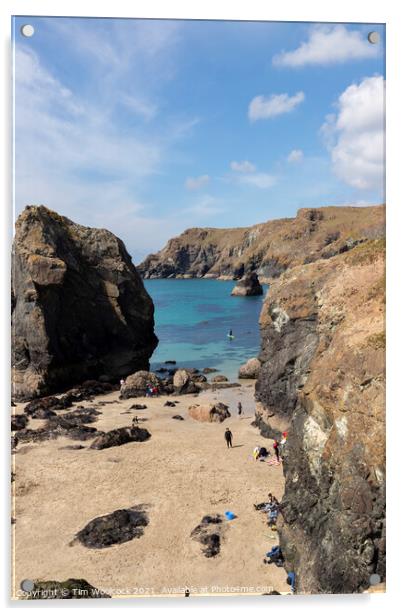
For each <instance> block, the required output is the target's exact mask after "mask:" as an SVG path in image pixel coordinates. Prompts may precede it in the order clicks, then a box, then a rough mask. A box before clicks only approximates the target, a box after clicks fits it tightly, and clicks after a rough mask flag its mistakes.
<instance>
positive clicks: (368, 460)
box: [256, 240, 385, 593]
mask: <svg viewBox="0 0 402 616" xmlns="http://www.w3.org/2000/svg"><path fill="white" fill-rule="evenodd" d="M384 291H385V271H384V240H373V241H370V242H366V243H364V244H362V245H360V246H357V247H355V248H354V249H353V250H351V251H350V252H348V253H346V254H341V255H338V256H334V257H333V258H331V259H330V260H329V261H323V260H321V261H319V262H317V263H313V264H309V265H301V266H299V267H295V268H294V269H292V270H290V271H289V272H287V273H285V274H284V275H283V276H282V277H281V279H280V280H278V281H277V282H275V283H274V284H273V285H272V287H271V289H270V292H269V295H268V297H267V299H266V300H265V304H264V307H263V310H262V314H261V333H262V350H261V355H260V360H261V363H262V366H261V369H260V372H259V377H258V381H257V386H256V398H257V400H258V402H259V412H258V413H257V424H258V425H259V426H260V427H261V428H263V429H265V431H266V434H267V435H269V433H270V432H271V433H273V434H275V432H276V431H280V430H283V429H285V428H287V429H288V434H289V436H288V442H287V444H286V446H285V449H284V452H283V455H284V472H285V477H286V487H285V494H284V498H283V501H282V507H281V510H282V512H283V518H280V540H281V547H282V551H283V553H284V555H285V558H286V565H287V568H288V570H292V571H296V574H297V590H298V592H307V593H311V592H324V593H335V592H344V593H345V592H346V593H347V592H349V593H350V592H359V591H362V590H364V589H365V588H367V587H368V586H369V576H370V574H372V573H377V574H379V575H380V576H381V580H383V579H384V576H385V496H384V490H385V477H384V475H385V442H384V441H385V402H384V363H385V357H384V344H385V335H384V317H385V314H384V312H385V309H384Z"/></svg>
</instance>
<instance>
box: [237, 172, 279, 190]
mask: <svg viewBox="0 0 402 616" xmlns="http://www.w3.org/2000/svg"><path fill="white" fill-rule="evenodd" d="M239 182H240V183H241V184H248V185H250V186H255V187H256V188H271V187H272V186H274V184H276V178H275V176H273V175H270V174H269V173H250V174H247V175H242V176H240V177H239Z"/></svg>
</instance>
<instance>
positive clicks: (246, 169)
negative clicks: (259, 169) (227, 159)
mask: <svg viewBox="0 0 402 616" xmlns="http://www.w3.org/2000/svg"><path fill="white" fill-rule="evenodd" d="M230 168H231V169H232V170H233V171H238V172H239V173H253V172H254V171H255V170H256V166H255V165H253V164H252V163H250V161H248V160H242V161H241V162H237V161H235V160H232V162H231V163H230Z"/></svg>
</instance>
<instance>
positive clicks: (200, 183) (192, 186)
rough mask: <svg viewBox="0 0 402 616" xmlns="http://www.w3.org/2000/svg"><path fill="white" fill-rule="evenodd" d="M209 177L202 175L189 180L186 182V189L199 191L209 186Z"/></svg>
mask: <svg viewBox="0 0 402 616" xmlns="http://www.w3.org/2000/svg"><path fill="white" fill-rule="evenodd" d="M209 181H210V177H209V175H200V176H198V177H196V178H187V179H186V181H185V185H186V188H187V189H188V190H199V189H200V188H204V186H206V185H207V184H209Z"/></svg>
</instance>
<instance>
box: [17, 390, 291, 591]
mask: <svg viewBox="0 0 402 616" xmlns="http://www.w3.org/2000/svg"><path fill="white" fill-rule="evenodd" d="M167 399H170V400H179V404H178V405H177V406H176V408H169V407H164V406H163V404H164V402H165V401H166V400H167ZM214 399H216V400H219V401H222V402H226V403H229V404H230V409H231V412H232V417H231V418H229V419H227V420H226V421H224V422H223V423H222V424H216V423H212V424H210V423H200V422H197V421H195V420H193V419H191V418H190V417H189V416H188V414H187V408H188V406H189V405H190V404H192V403H200V402H202V401H210V400H214ZM238 400H242V403H243V407H244V410H245V414H244V416H242V417H241V418H239V417H238V416H237V409H236V407H237V401H238ZM101 402H107V403H108V404H105V405H103V406H102V405H99V403H101ZM133 403H144V404H146V405H147V406H148V409H147V410H143V411H133V412H132V415H134V414H136V415H138V417H139V418H140V426H141V427H145V428H147V429H148V430H149V431H150V432H151V434H152V437H151V439H150V440H149V441H147V442H144V443H128V444H126V445H122V446H120V447H113V448H109V449H104V450H100V451H96V450H90V449H88V445H89V443H88V441H87V442H83V443H82V444H83V445H85V449H82V450H78V451H74V450H65V449H62V447H64V446H66V445H71V444H77V443H78V442H79V441H72V440H70V439H67V438H59V439H56V440H52V441H45V442H43V443H35V444H34V443H26V444H25V443H24V444H20V445H18V447H17V453H16V454H14V455H13V470H14V472H15V473H16V479H15V483H13V484H12V485H13V491H14V499H13V505H14V511H13V512H12V515H13V516H14V517H15V518H16V523H15V524H14V525H13V527H12V528H13V533H14V563H13V570H14V579H13V595H14V597H16V596H18V591H19V588H20V583H21V581H22V580H24V579H44V580H58V581H61V580H66V579H67V578H84V579H86V580H87V581H88V582H89V583H90V584H92V585H93V586H95V587H97V588H100V589H102V590H105V591H106V592H108V593H109V594H112V595H113V596H122V597H128V596H133V595H134V596H144V595H174V596H177V595H181V596H182V595H183V593H184V588H185V587H189V588H190V593H191V594H202V595H204V594H227V593H231V594H233V593H234V594H236V593H239V592H241V593H242V594H243V593H246V594H262V593H264V592H269V591H270V590H271V589H275V590H277V591H279V592H288V591H289V586H288V585H287V584H286V572H285V570H284V569H283V568H278V567H276V566H275V565H266V564H264V563H263V558H264V555H265V553H266V552H267V551H268V550H269V549H270V548H271V547H272V546H273V545H275V544H277V539H278V538H277V534H276V533H275V532H273V531H271V530H270V529H269V528H268V526H267V525H266V516H265V515H264V514H263V513H261V512H258V511H256V510H255V509H254V507H253V504H254V503H259V502H261V501H264V500H266V498H267V494H268V492H270V491H271V492H273V493H274V494H275V495H276V496H277V497H278V498H279V499H280V498H281V497H282V493H283V488H284V478H283V474H282V468H281V467H276V466H270V465H268V464H266V463H263V462H256V461H255V460H254V459H253V458H252V451H253V448H254V447H255V446H256V445H258V444H264V445H265V446H267V444H268V447H269V448H270V449H271V451H272V447H271V445H272V443H271V441H269V440H266V439H263V438H262V437H261V436H260V435H259V433H258V430H257V429H256V428H254V427H252V426H251V425H250V424H251V421H252V419H253V415H254V401H253V384H252V383H245V384H242V386H241V387H240V388H236V389H224V390H220V391H216V392H212V391H208V392H204V393H203V394H201V395H200V396H198V397H195V396H192V395H187V396H179V397H177V398H174V397H170V398H167V397H166V396H161V397H160V398H157V399H151V400H150V399H148V398H137V399H135V400H134V399H131V400H124V401H119V400H118V393H116V392H114V393H111V394H108V395H103V396H98V397H97V398H96V400H95V401H94V402H84V403H82V404H83V406H90V407H93V406H95V407H96V408H98V410H100V411H101V412H102V415H100V416H99V419H98V421H97V422H96V423H94V424H91V425H93V426H95V427H97V428H99V429H100V430H105V431H106V430H111V429H113V428H117V427H122V426H129V425H131V418H132V415H130V414H124V412H125V411H126V410H128V409H129V407H130V406H131V405H132V404H133ZM22 408H23V405H17V407H15V408H14V409H13V410H14V412H21V411H22ZM69 410H71V409H69ZM175 414H180V415H182V416H183V417H184V419H185V420H184V421H178V420H174V419H172V416H173V415H175ZM141 420H143V421H141ZM43 424H44V422H43V421H41V420H31V421H30V424H29V427H30V428H37V427H40V426H41V425H43ZM227 426H229V427H230V429H231V431H232V433H233V436H234V442H233V444H234V447H233V449H227V447H226V443H225V441H224V436H223V434H224V431H225V428H226V427H227ZM138 504H145V505H146V506H147V511H148V515H149V525H148V526H147V527H146V528H145V529H144V535H143V536H142V537H140V538H136V539H133V540H131V541H128V542H126V543H123V544H120V545H114V546H111V547H108V548H104V549H97V550H95V549H88V548H86V547H84V546H83V545H82V544H80V543H79V542H78V541H75V542H73V543H72V540H73V539H74V537H75V534H76V533H77V532H78V531H79V530H81V529H82V528H83V527H84V526H85V525H86V524H87V523H88V522H89V521H90V520H92V519H93V518H95V517H97V516H100V515H104V514H108V513H111V512H113V511H115V510H116V509H120V508H126V507H130V506H133V505H138ZM226 510H231V511H233V512H234V513H235V514H236V515H237V518H236V519H235V520H233V521H230V522H229V521H228V522H226V521H225V522H224V524H225V534H224V540H223V542H222V546H221V551H220V554H218V555H217V556H216V557H215V558H206V557H205V556H204V555H203V554H202V551H201V545H200V543H198V542H197V541H194V540H192V539H191V538H190V534H191V531H192V530H193V529H194V528H195V527H196V526H197V525H198V524H199V523H200V522H201V518H202V517H203V516H204V515H206V514H216V513H220V514H224V512H225V511H226Z"/></svg>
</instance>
